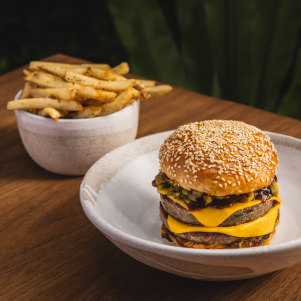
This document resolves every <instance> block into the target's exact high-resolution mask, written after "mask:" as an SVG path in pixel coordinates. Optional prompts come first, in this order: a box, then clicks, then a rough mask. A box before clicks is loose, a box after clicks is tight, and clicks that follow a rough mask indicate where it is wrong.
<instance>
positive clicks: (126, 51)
mask: <svg viewBox="0 0 301 301" xmlns="http://www.w3.org/2000/svg"><path fill="white" fill-rule="evenodd" d="M0 37H1V44H0V45H1V47H0V73H4V72H7V71H9V70H11V69H14V68H16V67H19V66H22V65H25V64H27V63H28V62H29V61H31V60H39V59H41V58H43V57H46V56H49V55H51V54H54V53H65V54H69V55H72V56H76V57H80V58H84V59H87V60H91V61H93V62H98V63H109V64H110V65H117V64H118V63H120V62H121V61H128V62H129V63H130V66H131V71H132V72H133V73H136V74H138V75H141V76H145V77H148V78H152V79H155V80H158V81H162V82H166V83H170V84H174V85H177V86H180V87H184V88H186V89H189V90H194V91H197V92H200V93H204V94H208V95H212V96H216V97H220V98H225V99H231V100H234V101H237V102H240V103H246V104H249V105H252V106H256V107H259V108H263V109H265V110H269V111H273V112H277V113H280V114H284V115H288V116H291V117H295V118H299V119H301V55H300V46H301V1H299V0H290V1H285V0H265V1H261V0H244V1H240V0H200V1H195V0H185V1H183V0H174V1H173V0H148V1H138V0H128V1H124V0H107V1H81V2H75V1H70V0H67V1H61V2H58V1H43V2H42V1H1V2H0Z"/></svg>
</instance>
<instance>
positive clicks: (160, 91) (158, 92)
mask: <svg viewBox="0 0 301 301" xmlns="http://www.w3.org/2000/svg"><path fill="white" fill-rule="evenodd" d="M145 90H146V91H147V92H148V93H149V94H150V95H151V97H158V96H163V95H164V94H167V93H169V92H171V91H172V87H171V86H168V85H160V86H155V87H146V88H145Z"/></svg>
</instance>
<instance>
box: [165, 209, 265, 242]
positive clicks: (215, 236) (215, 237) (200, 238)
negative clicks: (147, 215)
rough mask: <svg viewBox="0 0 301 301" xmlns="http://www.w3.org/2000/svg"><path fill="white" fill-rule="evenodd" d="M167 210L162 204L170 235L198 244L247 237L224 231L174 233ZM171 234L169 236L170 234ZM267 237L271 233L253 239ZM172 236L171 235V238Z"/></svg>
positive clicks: (231, 240) (232, 240) (239, 239)
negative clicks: (169, 224)
mask: <svg viewBox="0 0 301 301" xmlns="http://www.w3.org/2000/svg"><path fill="white" fill-rule="evenodd" d="M167 216H168V214H167V212H166V211H165V210H164V208H163V207H162V205H160V218H161V220H162V223H163V225H164V227H165V228H166V230H168V231H167V233H169V234H170V235H173V236H174V237H178V238H180V239H184V240H186V241H191V242H194V243H196V244H205V245H230V244H234V243H237V242H240V241H242V240H244V239H246V238H241V237H235V236H231V235H227V234H223V233H215V232H187V233H176V234H175V233H172V232H171V231H170V229H169V226H168V223H167ZM170 235H169V236H170ZM263 237H264V239H267V238H268V237H269V234H267V235H263V236H260V237H254V238H252V239H257V240H259V241H260V238H263ZM165 238H166V237H165ZM171 238H172V237H170V239H171Z"/></svg>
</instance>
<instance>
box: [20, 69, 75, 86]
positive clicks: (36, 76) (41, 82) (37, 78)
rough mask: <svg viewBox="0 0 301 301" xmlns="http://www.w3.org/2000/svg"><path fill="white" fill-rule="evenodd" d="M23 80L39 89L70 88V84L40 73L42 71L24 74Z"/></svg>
mask: <svg viewBox="0 0 301 301" xmlns="http://www.w3.org/2000/svg"><path fill="white" fill-rule="evenodd" d="M24 73H25V78H24V79H25V80H26V81H29V82H31V83H34V84H36V85H38V86H40V87H45V88H63V87H65V88H66V87H72V86H73V85H72V84H71V83H68V82H66V81H64V80H62V79H61V78H59V77H57V76H54V75H52V74H49V73H46V72H42V71H33V72H24Z"/></svg>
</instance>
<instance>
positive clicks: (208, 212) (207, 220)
mask: <svg viewBox="0 0 301 301" xmlns="http://www.w3.org/2000/svg"><path fill="white" fill-rule="evenodd" d="M158 192H159V193H161V194H166V193H167V190H160V191H158ZM168 198H170V199H171V200H173V201H174V202H176V203H177V204H179V205H181V206H182V207H184V208H185V209H187V210H188V211H189V213H191V214H192V215H193V216H194V217H195V218H196V219H197V220H198V222H199V223H201V224H202V225H204V226H205V227H209V228H212V227H217V226H218V225H220V224H221V223H222V222H223V221H225V220H226V219H227V218H228V217H229V216H231V215H232V214H234V213H235V212H236V211H238V210H241V209H245V208H248V207H253V206H256V205H258V204H260V203H261V201H260V200H253V201H247V202H238V203H234V204H233V205H232V206H230V207H225V208H222V209H218V208H213V207H206V208H201V209H197V210H189V209H188V206H187V205H186V203H185V202H184V201H183V200H178V199H175V198H173V197H172V196H168ZM273 200H276V201H277V202H278V203H281V201H280V199H279V197H276V196H273V197H271V198H270V199H268V200H266V202H270V201H273Z"/></svg>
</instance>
